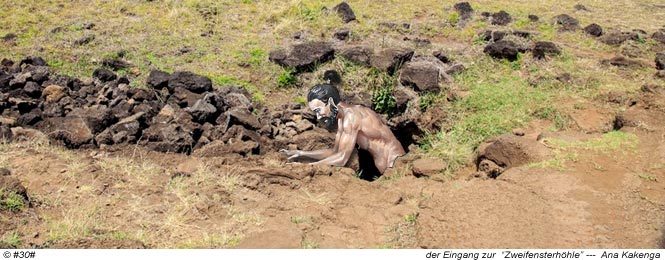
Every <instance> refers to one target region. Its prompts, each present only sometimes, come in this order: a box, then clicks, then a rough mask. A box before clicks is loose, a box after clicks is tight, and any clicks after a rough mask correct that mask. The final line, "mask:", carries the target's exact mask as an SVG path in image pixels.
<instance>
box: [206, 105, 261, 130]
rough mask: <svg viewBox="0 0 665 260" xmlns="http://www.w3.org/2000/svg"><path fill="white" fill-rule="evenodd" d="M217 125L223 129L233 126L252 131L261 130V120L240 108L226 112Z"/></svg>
mask: <svg viewBox="0 0 665 260" xmlns="http://www.w3.org/2000/svg"><path fill="white" fill-rule="evenodd" d="M217 124H218V125H220V126H222V129H228V128H229V127H231V126H232V125H242V126H244V127H247V128H249V129H252V130H257V129H260V128H261V123H260V122H259V119H258V118H257V117H256V116H255V115H254V114H252V113H250V112H249V111H247V110H245V109H242V108H240V107H233V108H231V109H229V110H228V111H226V112H224V114H223V115H222V116H220V117H219V118H218V119H217Z"/></svg>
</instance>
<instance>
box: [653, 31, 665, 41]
mask: <svg viewBox="0 0 665 260" xmlns="http://www.w3.org/2000/svg"><path fill="white" fill-rule="evenodd" d="M651 38H652V39H654V40H656V41H658V42H660V43H662V44H665V30H663V29H661V30H659V31H656V32H654V33H653V34H652V35H651Z"/></svg>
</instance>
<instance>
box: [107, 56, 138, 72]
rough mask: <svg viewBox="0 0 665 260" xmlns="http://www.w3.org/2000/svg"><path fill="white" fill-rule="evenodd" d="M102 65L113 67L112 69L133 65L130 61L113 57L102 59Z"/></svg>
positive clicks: (116, 69)
mask: <svg viewBox="0 0 665 260" xmlns="http://www.w3.org/2000/svg"><path fill="white" fill-rule="evenodd" d="M102 65H103V66H106V67H109V68H111V69H112V70H115V71H118V70H121V69H126V68H129V67H130V66H131V64H129V63H128V62H126V61H124V60H121V59H112V58H105V59H104V60H103V61H102Z"/></svg>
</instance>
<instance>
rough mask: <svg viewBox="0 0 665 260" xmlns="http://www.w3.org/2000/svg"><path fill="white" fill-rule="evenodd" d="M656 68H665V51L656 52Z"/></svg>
mask: <svg viewBox="0 0 665 260" xmlns="http://www.w3.org/2000/svg"><path fill="white" fill-rule="evenodd" d="M655 62H656V69H658V70H665V52H661V53H658V54H656V59H655Z"/></svg>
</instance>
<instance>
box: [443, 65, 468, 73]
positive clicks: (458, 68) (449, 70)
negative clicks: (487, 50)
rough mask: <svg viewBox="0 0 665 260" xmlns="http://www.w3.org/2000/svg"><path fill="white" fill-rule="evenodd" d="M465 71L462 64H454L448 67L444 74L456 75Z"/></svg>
mask: <svg viewBox="0 0 665 260" xmlns="http://www.w3.org/2000/svg"><path fill="white" fill-rule="evenodd" d="M465 70H466V67H465V66H464V64H462V63H455V64H453V65H452V66H450V67H448V68H447V69H446V71H445V72H446V74H447V75H457V74H459V73H462V72H464V71H465Z"/></svg>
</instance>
